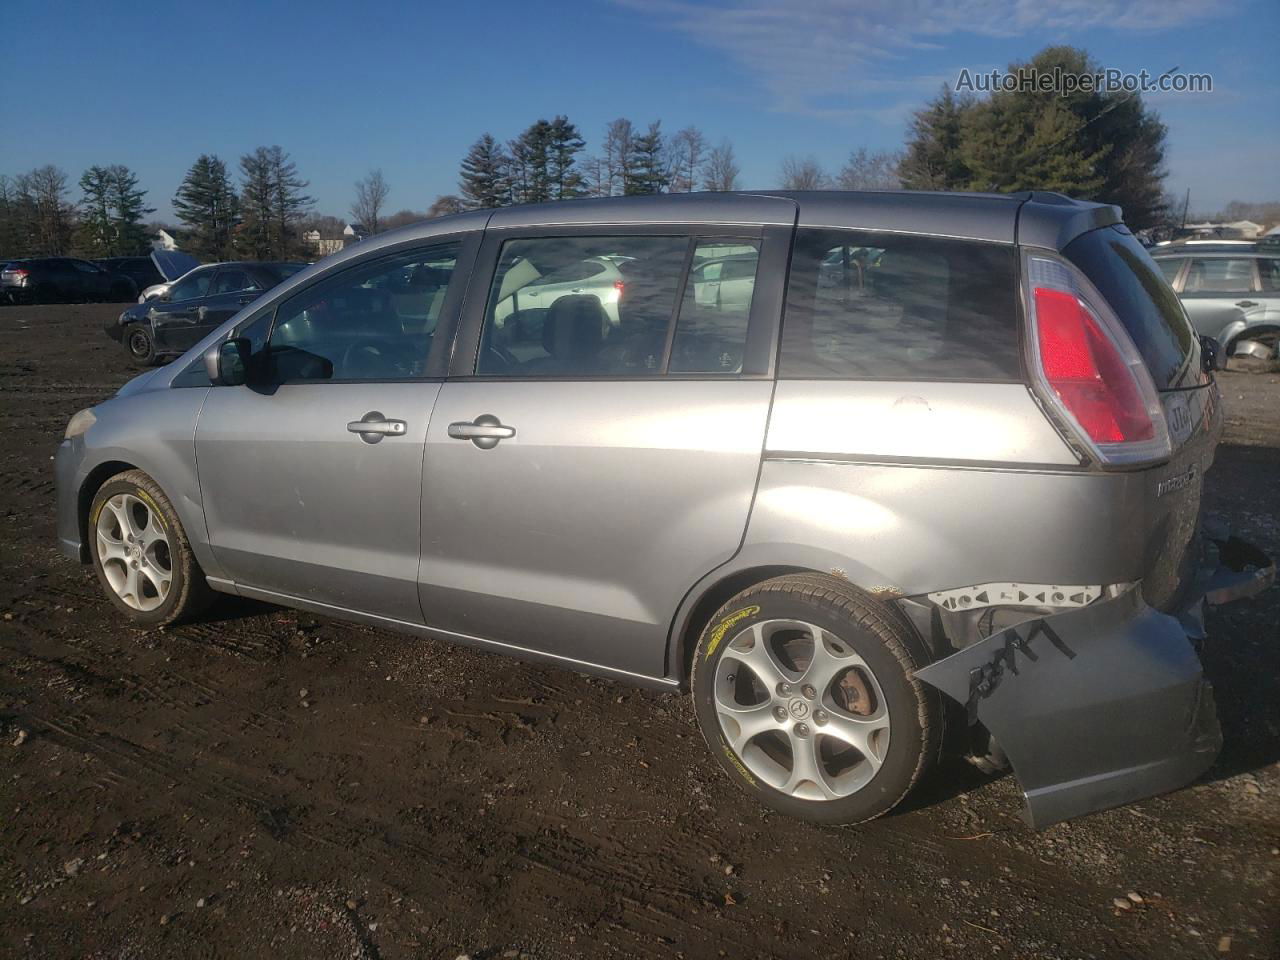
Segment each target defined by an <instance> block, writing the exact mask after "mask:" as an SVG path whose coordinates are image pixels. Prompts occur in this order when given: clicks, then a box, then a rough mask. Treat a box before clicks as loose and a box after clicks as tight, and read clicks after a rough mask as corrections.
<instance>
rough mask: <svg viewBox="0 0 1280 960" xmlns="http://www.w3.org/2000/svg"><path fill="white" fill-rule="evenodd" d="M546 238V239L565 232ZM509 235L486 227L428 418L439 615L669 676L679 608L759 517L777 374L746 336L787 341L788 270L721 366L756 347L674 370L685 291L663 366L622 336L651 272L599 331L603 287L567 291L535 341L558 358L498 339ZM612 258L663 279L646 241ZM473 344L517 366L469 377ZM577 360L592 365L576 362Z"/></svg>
mask: <svg viewBox="0 0 1280 960" xmlns="http://www.w3.org/2000/svg"><path fill="white" fill-rule="evenodd" d="M779 205H780V209H779V213H778V216H779V219H780V220H782V221H783V222H784V223H786V224H787V226H786V227H785V228H783V227H781V226H779V227H777V228H774V227H769V228H765V229H766V230H768V231H774V230H776V231H777V232H778V233H777V234H776V235H773V236H769V235H768V234H766V236H767V239H766V242H765V245H764V248H763V250H762V252H761V273H762V275H765V274H766V272H767V271H772V272H774V274H775V275H776V276H777V277H778V278H781V277H782V276H783V275H784V274H785V264H786V251H787V247H788V245H789V239H790V222H791V218H792V217H793V215H794V207H793V206H792V205H791V204H790V202H784V201H779ZM614 229H615V230H619V228H614ZM655 229H657V228H655ZM735 229H737V230H748V229H752V228H735ZM755 229H757V230H759V229H760V228H755ZM619 232H621V231H620V230H619ZM547 233H548V231H546V230H545V229H544V230H543V231H542V232H541V234H540V236H541V237H542V238H545V242H554V241H555V239H556V238H554V237H546V234H547ZM754 236H759V233H757V234H755V235H754ZM747 237H748V240H747V242H748V243H750V242H752V237H753V235H751V234H747ZM506 239H508V237H506V236H502V235H496V236H495V235H494V234H493V232H492V231H491V232H490V234H489V236H488V238H487V239H486V242H485V248H484V251H483V253H482V255H481V260H480V264H481V265H480V266H478V268H477V275H476V281H475V282H474V283H473V284H472V286H471V289H472V291H473V295H471V296H470V297H469V300H468V305H467V310H466V319H465V321H464V330H466V331H467V334H466V336H460V338H459V343H458V345H457V347H456V348H455V352H454V358H455V366H454V368H453V373H454V374H455V375H458V376H457V377H456V379H450V380H449V381H448V382H446V384H445V385H444V388H443V389H442V391H441V394H440V397H439V398H438V400H437V403H436V412H435V414H434V416H433V417H432V421H431V426H430V428H429V429H428V434H427V450H426V457H425V466H424V488H423V552H422V569H421V574H420V578H421V593H422V606H423V612H424V615H425V617H426V621H427V623H428V624H429V625H430V626H431V627H433V628H434V629H436V630H439V631H441V632H447V633H450V634H454V635H458V636H463V637H478V638H481V639H484V640H487V641H490V642H492V643H495V644H498V645H502V646H505V647H507V648H520V649H524V650H530V651H536V652H538V653H540V654H543V655H551V656H553V657H556V658H561V659H564V660H567V661H573V662H577V663H587V664H594V665H597V666H601V667H605V668H608V669H611V670H614V671H621V672H626V673H629V674H635V675H641V676H646V677H661V676H663V674H664V671H665V660H664V658H665V641H666V636H667V630H668V627H669V625H670V618H671V617H672V615H673V613H674V611H675V610H676V608H677V606H678V605H679V603H680V601H681V599H682V597H683V596H684V593H685V591H687V590H688V589H689V588H690V586H691V585H692V584H694V583H695V582H696V581H697V580H698V579H699V578H700V577H702V576H703V575H705V574H706V573H708V572H709V571H710V570H712V569H714V568H715V567H716V566H717V565H719V564H721V563H724V562H725V561H727V560H728V559H730V558H731V557H732V556H733V554H734V553H735V551H736V550H737V548H738V545H739V543H740V541H741V538H742V535H743V531H744V529H745V526H746V521H747V515H748V511H749V508H750V505H751V499H752V496H753V493H754V489H755V482H756V477H757V473H758V470H759V461H760V452H761V449H762V447H763V442H764V432H765V425H766V420H767V415H768V409H769V401H770V396H771V381H770V380H769V379H768V377H767V373H768V369H769V359H768V355H769V352H770V351H769V349H768V348H765V349H763V350H761V351H759V353H758V354H757V352H756V351H755V350H754V349H752V348H750V347H746V346H744V343H743V342H742V340H743V338H746V339H747V341H748V342H750V343H757V344H758V343H759V342H760V341H759V340H758V339H756V338H759V337H761V336H763V337H764V338H765V339H769V338H771V337H772V335H773V334H772V330H773V324H774V323H775V322H776V319H777V316H778V313H779V311H780V308H781V283H780V282H779V283H778V284H776V285H772V286H768V287H760V288H758V289H757V296H756V298H755V302H754V303H753V304H752V307H751V314H750V333H748V332H747V325H746V320H745V317H744V318H743V320H742V322H741V323H740V324H739V325H738V327H737V334H736V335H737V337H738V340H739V342H737V343H736V344H734V343H728V344H727V345H725V346H724V348H723V349H722V348H721V347H720V346H717V345H710V346H708V347H707V348H706V349H705V350H704V351H703V352H704V353H705V355H706V356H707V357H710V358H713V360H712V364H713V365H714V364H715V360H714V358H716V357H720V356H722V355H724V354H725V353H727V352H734V355H735V356H736V357H738V358H742V357H744V356H746V357H747V358H748V359H747V360H745V361H742V360H739V361H738V362H735V365H734V366H735V368H734V369H733V370H732V371H731V372H730V373H729V374H727V375H723V374H717V373H716V372H715V371H716V370H720V369H721V367H720V366H718V365H715V366H714V367H713V368H712V367H706V366H704V367H703V370H702V372H701V373H698V372H696V371H691V372H690V373H689V374H687V375H685V376H681V377H679V378H677V377H674V376H664V375H662V364H661V360H662V350H663V347H662V344H663V343H664V342H665V343H666V344H668V346H667V348H666V349H667V350H668V351H670V349H671V348H670V346H669V345H670V343H671V339H670V337H669V335H668V334H666V333H665V332H664V329H665V325H666V323H667V320H668V318H670V316H671V306H670V305H667V306H666V307H665V308H664V309H665V311H666V313H665V314H662V313H661V311H659V315H661V316H662V324H663V326H662V327H661V328H659V329H658V330H657V331H656V336H654V338H653V340H652V342H653V343H654V344H656V350H657V354H658V363H657V364H656V365H650V364H649V362H648V355H647V354H646V352H645V349H643V348H642V349H641V350H640V351H639V352H638V353H636V352H634V351H633V352H629V347H628V339H627V338H633V337H640V338H641V339H642V340H643V337H644V331H643V329H642V327H643V324H642V323H641V324H640V325H637V322H636V318H635V317H634V316H632V315H631V309H632V307H631V306H630V305H629V304H630V303H634V301H629V299H628V298H629V297H634V296H636V295H637V291H638V290H639V289H640V287H641V283H640V281H638V280H637V281H635V282H633V281H632V280H628V286H627V289H626V290H624V292H623V294H622V299H621V301H620V302H619V314H620V325H619V327H618V328H617V329H616V330H614V329H612V328H610V327H609V325H608V324H603V327H604V333H603V334H602V323H601V318H602V317H603V310H602V307H601V305H600V304H599V303H598V302H592V301H595V300H596V298H594V297H585V296H581V297H566V298H564V299H562V300H561V301H559V303H558V305H557V308H556V309H553V310H552V311H550V312H549V313H548V315H547V317H546V321H545V323H546V325H547V328H544V331H543V334H542V336H541V338H540V342H541V343H542V344H543V345H544V346H545V347H546V348H547V349H548V350H550V351H551V356H548V357H545V358H543V357H538V356H534V357H531V358H529V357H527V356H522V355H521V354H520V353H519V351H515V350H511V349H506V348H499V347H498V346H496V345H494V344H492V343H491V341H490V340H489V335H490V334H491V333H495V332H503V330H502V328H501V327H500V326H499V325H498V324H497V323H496V322H495V318H494V317H493V316H492V314H493V312H494V311H493V309H492V308H486V301H485V295H486V293H489V292H490V290H493V291H495V292H500V291H501V290H502V283H503V277H502V276H500V275H499V274H500V273H501V264H502V256H501V253H500V251H501V244H502V242H503V241H504V240H506ZM603 239H608V238H603ZM599 253H600V254H610V253H618V254H626V255H634V256H635V257H636V259H635V260H634V261H632V262H631V266H632V267H634V268H635V270H634V271H633V272H632V273H631V274H629V276H633V277H639V276H646V277H647V278H648V279H646V280H645V281H644V282H645V283H652V282H653V278H652V276H650V271H649V269H648V268H649V264H647V263H646V262H645V257H644V255H643V254H637V253H636V251H635V250H632V249H626V248H624V249H619V250H614V249H609V248H607V247H606V248H604V249H601V250H600V251H599ZM682 257H683V253H682ZM685 262H686V263H687V262H688V261H687V260H686V261H685ZM664 269H665V268H664ZM684 269H685V270H686V271H687V266H686V267H685V268H684ZM686 279H687V278H686V276H685V275H682V274H681V268H680V266H679V263H678V262H677V265H676V268H675V276H673V277H670V286H671V289H672V290H678V291H682V292H681V293H678V294H677V296H678V297H679V298H680V299H679V301H678V302H680V303H682V304H683V306H681V308H680V310H681V326H683V319H684V314H685V311H686V310H693V309H695V308H696V306H697V304H696V301H695V296H694V290H693V285H692V284H691V283H688V284H686ZM762 291H763V292H762ZM497 299H498V298H497V297H496V296H494V295H490V297H489V300H490V302H496V300H497ZM515 327H518V325H513V324H507V325H506V326H505V330H506V331H510V330H512V329H513V328H515ZM708 328H710V329H715V325H714V324H709V325H708ZM482 329H483V330H484V331H485V333H484V336H483V338H482V336H481V330H482ZM602 337H603V340H604V347H603V350H601V349H599V347H600V344H599V340H600V339H601V338H602ZM615 337H619V338H622V339H621V340H619V344H620V348H619V350H618V351H617V352H615V353H613V354H612V356H613V358H614V360H613V361H611V362H613V365H612V366H610V365H609V364H607V363H599V364H597V365H595V366H593V365H592V364H593V363H594V360H593V359H591V358H594V357H602V356H606V355H608V354H609V351H610V349H611V348H610V343H611V341H613V340H614V338H615ZM571 338H576V342H573V340H572V339H571ZM562 342H564V343H565V345H564V347H563V348H561V346H560V344H561V343H562ZM478 344H483V346H477V345H478ZM477 355H479V356H482V357H485V358H487V359H486V361H485V362H482V363H481V364H480V366H479V368H478V369H479V371H480V372H481V373H484V372H485V371H486V370H487V369H490V368H489V367H488V366H487V363H488V359H489V358H493V357H494V356H497V358H498V359H497V360H496V361H494V362H495V363H498V364H499V366H498V368H497V369H501V364H507V368H506V369H507V372H508V374H509V375H506V376H503V375H497V376H491V377H472V376H467V374H470V373H472V372H474V371H475V370H476V369H477V367H476V365H475V362H476V358H477ZM504 358H505V359H504ZM584 358H587V359H584ZM516 363H518V364H519V366H515V364H516ZM575 364H577V365H578V366H577V369H578V370H579V372H580V373H581V374H582V375H581V376H573V375H564V374H563V371H565V370H567V369H571V368H572V367H573V365H575ZM738 368H742V369H744V370H745V372H742V373H740V372H739V369H738ZM557 371H559V372H557ZM525 374H528V375H525Z"/></svg>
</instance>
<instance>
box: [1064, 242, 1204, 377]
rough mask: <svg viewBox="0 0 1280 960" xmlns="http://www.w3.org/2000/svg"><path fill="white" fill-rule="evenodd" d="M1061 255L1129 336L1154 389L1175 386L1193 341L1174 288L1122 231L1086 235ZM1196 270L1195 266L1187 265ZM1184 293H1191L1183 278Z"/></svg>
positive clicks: (1139, 246) (1189, 325) (1183, 370)
mask: <svg viewBox="0 0 1280 960" xmlns="http://www.w3.org/2000/svg"><path fill="white" fill-rule="evenodd" d="M1063 253H1064V254H1066V256H1067V258H1068V259H1069V260H1070V261H1071V262H1072V263H1074V264H1075V265H1076V266H1077V267H1079V268H1080V269H1081V270H1082V271H1083V272H1084V275H1085V276H1086V277H1088V278H1089V280H1090V282H1091V283H1093V285H1094V286H1095V287H1097V288H1098V292H1099V293H1101V294H1102V295H1103V296H1104V297H1105V298H1106V300H1107V303H1108V304H1110V305H1111V309H1112V310H1114V311H1115V313H1116V316H1117V317H1119V318H1120V322H1121V323H1123V324H1124V326H1125V329H1126V330H1128V331H1129V336H1131V337H1132V338H1133V342H1134V344H1135V345H1136V346H1137V348H1138V352H1139V353H1141V354H1142V359H1143V360H1145V361H1146V364H1147V369H1148V370H1150V371H1151V376H1152V378H1153V379H1154V380H1155V383H1156V387H1157V388H1158V389H1161V390H1163V389H1167V388H1169V387H1175V386H1177V385H1178V383H1179V382H1180V381H1181V379H1182V376H1183V374H1184V372H1185V371H1186V370H1187V369H1188V358H1189V356H1190V354H1191V347H1192V344H1193V343H1194V341H1195V336H1194V334H1193V333H1192V330H1191V324H1190V323H1189V322H1188V321H1187V315H1186V313H1185V311H1183V309H1182V304H1181V303H1180V302H1179V301H1178V297H1177V295H1176V294H1175V293H1174V292H1173V288H1172V287H1170V286H1169V284H1168V283H1167V282H1166V281H1165V279H1164V276H1163V275H1162V274H1161V273H1160V270H1159V268H1158V267H1157V266H1156V265H1155V263H1154V262H1153V261H1152V259H1151V257H1150V256H1149V255H1148V254H1147V251H1146V250H1144V249H1142V244H1140V243H1138V241H1137V240H1135V239H1134V238H1133V234H1131V233H1130V232H1129V231H1128V230H1127V229H1125V228H1124V227H1120V226H1116V227H1103V228H1102V229H1099V230H1091V231H1090V232H1089V233H1086V234H1083V235H1081V236H1079V237H1077V238H1076V239H1075V240H1072V241H1071V243H1069V244H1067V247H1066V249H1065V250H1063ZM1191 269H1192V272H1194V270H1195V261H1192V264H1191ZM1183 289H1184V291H1185V292H1190V291H1191V289H1192V274H1191V273H1188V274H1187V279H1186V280H1185V281H1184V288H1183Z"/></svg>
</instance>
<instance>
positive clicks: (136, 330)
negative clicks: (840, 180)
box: [124, 323, 156, 367]
mask: <svg viewBox="0 0 1280 960" xmlns="http://www.w3.org/2000/svg"><path fill="white" fill-rule="evenodd" d="M124 345H125V347H126V349H128V351H129V359H130V360H132V361H133V362H134V363H136V364H137V365H138V366H140V367H154V366H155V365H156V342H155V340H154V338H152V336H151V331H150V330H148V329H147V328H146V327H144V326H143V325H142V324H140V323H133V324H130V325H129V326H127V327H126V328H125V330H124Z"/></svg>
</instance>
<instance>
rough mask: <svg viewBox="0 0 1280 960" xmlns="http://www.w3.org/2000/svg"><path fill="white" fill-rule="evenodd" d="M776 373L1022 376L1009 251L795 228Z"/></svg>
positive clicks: (845, 376)
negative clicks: (780, 350)
mask: <svg viewBox="0 0 1280 960" xmlns="http://www.w3.org/2000/svg"><path fill="white" fill-rule="evenodd" d="M779 376H781V377H783V378H787V379H858V380H869V379H874V380H913V379H924V380H983V381H1007V380H1019V379H1021V376H1022V365H1021V360H1020V348H1019V338H1018V287H1017V280H1016V271H1015V253H1014V250H1013V248H1012V247H1008V246H1002V245H996V244H983V243H976V242H971V241H964V240H950V239H941V238H935V237H920V236H908V235H903V234H878V233H868V232H863V231H852V230H829V229H822V228H801V229H800V230H798V231H797V233H796V244H795V251H794V255H793V257H792V264H791V278H790V281H789V284H788V289H787V308H786V315H785V317H784V320H783V327H782V352H781V357H780V361H779Z"/></svg>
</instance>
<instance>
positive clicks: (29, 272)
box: [0, 257, 138, 303]
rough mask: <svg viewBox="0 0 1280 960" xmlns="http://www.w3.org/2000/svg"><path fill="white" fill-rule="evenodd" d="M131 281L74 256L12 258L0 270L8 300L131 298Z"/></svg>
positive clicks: (2, 293)
mask: <svg viewBox="0 0 1280 960" xmlns="http://www.w3.org/2000/svg"><path fill="white" fill-rule="evenodd" d="M137 295H138V288H137V286H136V285H135V284H134V282H133V281H132V280H131V279H130V278H129V277H127V276H125V275H124V274H121V273H113V272H112V271H110V270H104V269H103V268H102V267H100V266H98V265H97V264H95V263H90V262H89V261H88V260H77V259H75V258H74V257H38V258H35V259H32V260H15V261H11V262H9V263H6V264H5V265H4V269H3V270H0V296H3V297H4V298H5V299H7V300H8V301H9V302H10V303H83V302H86V301H91V300H92V301H115V302H118V301H122V300H133V299H134V298H135V297H137Z"/></svg>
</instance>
